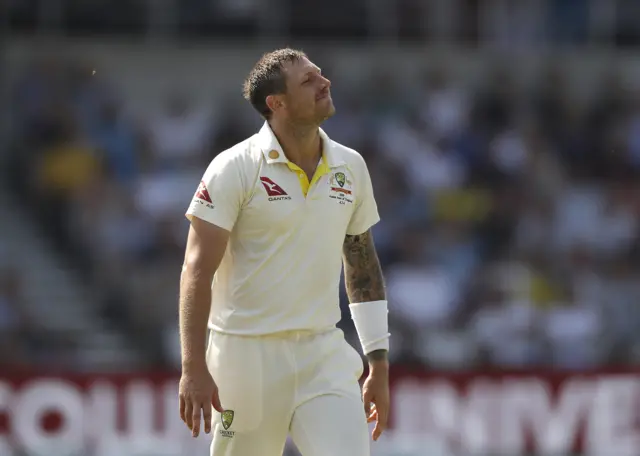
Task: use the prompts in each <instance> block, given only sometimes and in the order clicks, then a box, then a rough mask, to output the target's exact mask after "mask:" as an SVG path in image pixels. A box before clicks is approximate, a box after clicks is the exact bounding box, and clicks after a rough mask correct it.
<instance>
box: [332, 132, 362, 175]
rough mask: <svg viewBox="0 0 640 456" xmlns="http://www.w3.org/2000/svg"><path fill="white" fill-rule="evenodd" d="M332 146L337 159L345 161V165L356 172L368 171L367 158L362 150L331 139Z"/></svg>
mask: <svg viewBox="0 0 640 456" xmlns="http://www.w3.org/2000/svg"><path fill="white" fill-rule="evenodd" d="M331 147H332V151H333V153H334V154H335V157H336V159H338V160H340V161H342V162H344V164H345V166H346V167H347V168H349V169H351V170H352V171H353V172H354V173H356V174H362V173H368V169H367V163H366V160H365V159H364V157H363V156H362V155H361V154H360V152H358V151H357V150H355V149H352V148H350V147H347V146H345V145H343V144H340V143H339V142H336V141H333V140H331Z"/></svg>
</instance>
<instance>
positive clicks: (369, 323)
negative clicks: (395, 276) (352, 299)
mask: <svg viewBox="0 0 640 456" xmlns="http://www.w3.org/2000/svg"><path fill="white" fill-rule="evenodd" d="M349 309H350V310H351V318H353V324H354V325H355V327H356V331H357V332H358V337H359V338H360V344H361V345H362V353H364V354H365V355H367V354H369V353H371V352H372V351H376V350H387V351H388V350H389V336H390V334H389V307H388V304H387V301H382V300H381V301H371V302H358V303H353V304H351V305H350V306H349Z"/></svg>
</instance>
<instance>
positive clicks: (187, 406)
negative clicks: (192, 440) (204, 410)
mask: <svg viewBox="0 0 640 456" xmlns="http://www.w3.org/2000/svg"><path fill="white" fill-rule="evenodd" d="M192 418H193V404H192V402H191V400H189V399H185V400H184V422H185V423H186V425H187V427H188V428H189V430H191V429H193V419H192Z"/></svg>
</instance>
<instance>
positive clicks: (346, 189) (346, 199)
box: [329, 171, 353, 204]
mask: <svg viewBox="0 0 640 456" xmlns="http://www.w3.org/2000/svg"><path fill="white" fill-rule="evenodd" d="M329 197H330V198H332V199H335V200H337V201H338V202H340V204H346V203H353V183H352V182H351V180H350V179H349V178H348V177H347V175H346V174H345V173H343V172H341V171H339V172H336V173H333V174H332V175H331V177H330V178H329Z"/></svg>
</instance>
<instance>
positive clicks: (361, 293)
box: [342, 231, 387, 362]
mask: <svg viewBox="0 0 640 456" xmlns="http://www.w3.org/2000/svg"><path fill="white" fill-rule="evenodd" d="M342 255H343V261H344V277H345V285H346V288H347V295H348V296H349V302H351V303H355V302H367V301H380V300H383V299H386V292H385V287H384V278H383V277H382V268H381V267H380V261H379V260H378V254H377V253H376V248H375V245H374V244H373V236H372V234H371V231H367V232H366V233H363V234H359V235H356V236H350V235H347V236H346V237H345V240H344V244H343V247H342ZM367 358H368V359H369V361H370V362H374V361H385V360H386V359H387V351H386V350H376V351H373V352H371V353H367Z"/></svg>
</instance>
